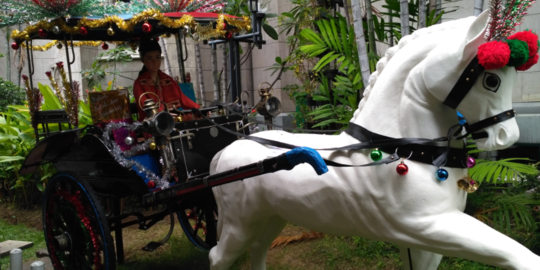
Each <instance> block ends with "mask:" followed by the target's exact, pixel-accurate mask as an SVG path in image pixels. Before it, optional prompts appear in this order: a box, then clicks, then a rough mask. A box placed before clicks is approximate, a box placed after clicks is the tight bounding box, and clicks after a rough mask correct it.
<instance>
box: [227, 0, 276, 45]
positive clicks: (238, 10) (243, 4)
mask: <svg viewBox="0 0 540 270" xmlns="http://www.w3.org/2000/svg"><path fill="white" fill-rule="evenodd" d="M259 3H261V2H259ZM267 3H268V2H267ZM267 3H266V4H267ZM263 4H264V3H263ZM264 7H265V5H262V7H261V8H264ZM225 13H226V14H230V15H234V16H242V15H244V16H249V17H251V15H252V13H251V11H250V10H249V0H231V1H227V5H226V6H225ZM265 15H266V17H265V18H264V19H263V21H262V24H263V25H262V28H263V31H264V32H265V33H266V34H267V35H268V36H269V37H270V38H271V39H273V40H277V39H278V33H277V31H276V29H274V27H273V26H271V25H270V24H268V20H267V19H269V18H275V17H277V14H274V13H266V14H265Z"/></svg>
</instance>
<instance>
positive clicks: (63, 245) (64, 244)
mask: <svg viewBox="0 0 540 270" xmlns="http://www.w3.org/2000/svg"><path fill="white" fill-rule="evenodd" d="M54 246H55V248H56V249H57V250H58V251H68V250H70V249H71V246H72V245H71V236H70V235H69V233H68V232H64V233H62V234H61V235H57V236H55V237H54Z"/></svg>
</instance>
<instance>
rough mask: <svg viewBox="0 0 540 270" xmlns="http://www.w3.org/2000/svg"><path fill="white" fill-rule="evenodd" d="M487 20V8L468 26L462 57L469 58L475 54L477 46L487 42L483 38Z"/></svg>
mask: <svg viewBox="0 0 540 270" xmlns="http://www.w3.org/2000/svg"><path fill="white" fill-rule="evenodd" d="M488 22H489V10H485V11H484V12H482V14H480V15H479V16H478V17H477V18H476V20H474V22H473V23H472V24H471V26H470V27H469V31H468V32H467V40H466V45H465V49H464V50H463V56H464V59H471V58H472V57H474V55H476V52H477V51H478V47H479V46H480V45H482V44H484V43H486V42H487V40H486V38H485V34H486V30H487V26H488Z"/></svg>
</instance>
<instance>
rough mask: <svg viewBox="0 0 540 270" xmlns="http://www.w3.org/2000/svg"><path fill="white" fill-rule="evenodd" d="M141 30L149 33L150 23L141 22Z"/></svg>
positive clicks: (150, 29) (150, 30)
mask: <svg viewBox="0 0 540 270" xmlns="http://www.w3.org/2000/svg"><path fill="white" fill-rule="evenodd" d="M142 31H143V32H145V33H150V32H152V25H151V24H149V23H147V22H145V23H143V25H142Z"/></svg>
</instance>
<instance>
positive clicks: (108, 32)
mask: <svg viewBox="0 0 540 270" xmlns="http://www.w3.org/2000/svg"><path fill="white" fill-rule="evenodd" d="M114 34H115V32H114V29H112V27H109V28H107V35H109V36H111V37H112V36H114Z"/></svg>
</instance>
